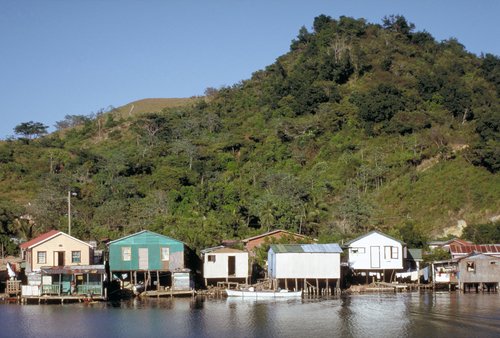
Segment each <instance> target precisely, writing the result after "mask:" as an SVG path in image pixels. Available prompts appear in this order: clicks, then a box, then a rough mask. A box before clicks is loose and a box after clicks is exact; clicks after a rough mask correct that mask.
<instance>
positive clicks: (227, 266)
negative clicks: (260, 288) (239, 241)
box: [201, 246, 248, 286]
mask: <svg viewBox="0 0 500 338" xmlns="http://www.w3.org/2000/svg"><path fill="white" fill-rule="evenodd" d="M201 255H202V259H203V278H204V279H205V285H206V286H207V285H208V284H209V283H211V282H217V281H226V282H230V281H232V282H245V284H248V252H246V251H242V250H238V249H233V248H227V247H224V246H218V247H214V248H208V249H205V250H202V251H201Z"/></svg>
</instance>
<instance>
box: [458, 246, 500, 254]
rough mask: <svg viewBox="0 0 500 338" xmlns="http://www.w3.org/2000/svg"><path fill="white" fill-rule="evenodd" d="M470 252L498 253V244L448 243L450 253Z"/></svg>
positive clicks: (499, 252) (499, 249) (499, 247)
mask: <svg viewBox="0 0 500 338" xmlns="http://www.w3.org/2000/svg"><path fill="white" fill-rule="evenodd" d="M472 252H480V253H486V254H488V253H490V254H491V253H492V254H500V244H471V245H453V244H452V245H450V253H451V254H452V255H453V254H455V255H457V254H458V255H467V254H470V253H472Z"/></svg>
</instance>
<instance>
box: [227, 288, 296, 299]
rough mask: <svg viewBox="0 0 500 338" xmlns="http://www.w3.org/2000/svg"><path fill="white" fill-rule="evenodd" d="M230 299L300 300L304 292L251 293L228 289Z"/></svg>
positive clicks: (249, 291)
mask: <svg viewBox="0 0 500 338" xmlns="http://www.w3.org/2000/svg"><path fill="white" fill-rule="evenodd" d="M226 294H227V296H228V297H242V298H254V299H272V298H300V297H302V291H288V290H281V291H271V290H269V291H251V290H230V289H226Z"/></svg>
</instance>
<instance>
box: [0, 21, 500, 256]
mask: <svg viewBox="0 0 500 338" xmlns="http://www.w3.org/2000/svg"><path fill="white" fill-rule="evenodd" d="M499 96H500V58H499V57H497V56H495V55H491V54H486V55H481V56H479V57H478V56H476V55H474V54H471V53H469V52H467V51H466V50H465V48H464V46H462V45H461V44H460V43H459V42H458V41H457V40H455V39H453V38H452V39H449V40H445V41H441V42H438V41H436V40H435V39H434V38H433V37H432V35H431V34H429V33H428V32H425V31H423V32H415V31H414V26H413V25H412V24H410V23H408V22H407V21H406V20H405V18H403V17H401V16H390V17H386V18H384V20H383V22H382V24H381V25H378V24H371V23H368V22H366V21H365V20H363V19H357V20H356V19H353V18H349V17H340V18H339V19H332V18H330V17H328V16H325V15H320V16H318V17H317V18H315V19H314V23H313V28H312V30H308V29H307V28H305V27H302V28H301V29H300V30H299V33H298V36H297V38H296V39H294V40H293V41H292V43H291V47H290V51H289V52H288V53H287V54H285V55H283V56H281V57H279V58H278V59H277V60H276V61H275V62H274V63H272V64H270V65H269V66H268V67H266V68H265V69H263V70H259V71H256V72H255V73H254V74H253V75H252V77H251V78H250V79H247V80H243V81H241V82H240V83H237V84H235V85H232V86H228V87H223V88H218V89H214V88H208V89H207V91H206V96H205V97H200V98H195V99H193V100H190V101H188V102H187V103H186V104H185V105H183V106H180V107H173V108H165V109H163V110H157V111H149V112H147V113H142V114H122V113H119V112H118V111H117V110H116V109H110V110H109V111H102V112H99V113H98V114H93V115H89V116H79V115H68V116H66V118H65V119H64V120H63V121H60V122H58V123H57V126H56V127H57V128H58V130H57V131H56V132H54V133H51V134H48V135H44V132H45V130H46V127H45V126H44V125H43V124H35V123H33V122H30V124H29V125H26V126H22V127H21V128H19V130H18V128H17V127H16V133H19V134H20V135H22V136H24V137H22V138H20V139H9V140H6V141H4V142H1V143H0V189H1V190H0V191H1V193H0V222H1V228H0V238H1V240H2V243H4V244H5V246H6V247H8V249H9V250H14V248H15V245H12V242H11V241H9V238H11V237H16V238H21V239H27V238H30V237H32V236H34V235H36V234H38V233H41V232H44V231H46V230H48V229H51V228H58V229H62V230H66V226H67V200H66V196H67V192H68V191H72V192H74V193H76V196H75V197H73V198H72V200H71V202H72V216H73V217H72V218H73V235H76V236H79V237H80V238H83V239H102V238H117V237H119V236H122V235H124V234H128V233H132V232H135V231H137V230H139V229H150V230H152V231H156V232H160V233H163V234H166V235H169V236H172V237H174V238H177V239H180V240H182V241H185V242H186V243H187V244H189V245H190V246H191V247H193V248H196V249H200V248H203V247H208V246H211V245H215V244H218V243H219V242H220V241H221V240H222V239H232V238H242V237H246V236H250V235H254V234H256V233H261V232H264V231H267V230H270V229H275V228H282V229H287V230H291V231H296V232H300V233H302V234H306V235H310V236H314V237H317V238H319V239H320V240H321V241H340V240H342V239H344V238H352V237H353V236H355V235H357V234H359V233H361V232H364V231H367V230H370V229H373V228H377V229H380V230H383V231H387V232H388V233H390V234H391V235H393V236H396V237H398V238H402V239H404V240H405V241H407V242H408V243H411V244H412V245H414V246H422V245H423V244H424V243H425V242H426V241H427V240H428V239H429V238H431V237H438V236H440V235H442V234H443V230H444V229H445V228H447V227H450V226H454V225H455V224H456V221H457V220H459V219H464V220H466V221H467V222H468V223H472V224H486V223H488V220H489V218H490V217H492V216H495V213H498V211H499V210H500V198H499V197H500V180H499V175H498V171H499V169H500V137H499V135H500V134H499V125H500V111H499V107H500V105H499ZM33 124H35V125H33ZM25 127H39V129H36V128H35V129H36V130H35V131H33V130H32V129H29V128H25ZM43 127H45V129H43ZM40 128H41V129H40ZM26 139H28V140H26ZM482 229H483V228H481V227H478V228H477V231H473V232H471V236H482V235H483V234H485V233H486V234H488V233H489V232H490V231H492V232H495V231H496V233H494V234H493V236H497V237H496V238H498V231H499V229H498V226H497V227H496V228H493V230H491V229H489V228H488V230H484V231H483V230H482ZM495 229H496V230H495ZM471 238H472V237H471ZM474 238H475V237H474ZM481 238H483V237H481Z"/></svg>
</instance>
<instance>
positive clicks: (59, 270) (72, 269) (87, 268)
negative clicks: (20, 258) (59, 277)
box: [40, 264, 106, 275]
mask: <svg viewBox="0 0 500 338" xmlns="http://www.w3.org/2000/svg"><path fill="white" fill-rule="evenodd" d="M40 270H41V271H42V272H43V273H44V274H48V275H51V274H74V273H101V274H102V273H105V272H106V270H105V268H104V265H102V264H100V265H69V266H50V267H46V266H45V267H42V268H41V269H40Z"/></svg>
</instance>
